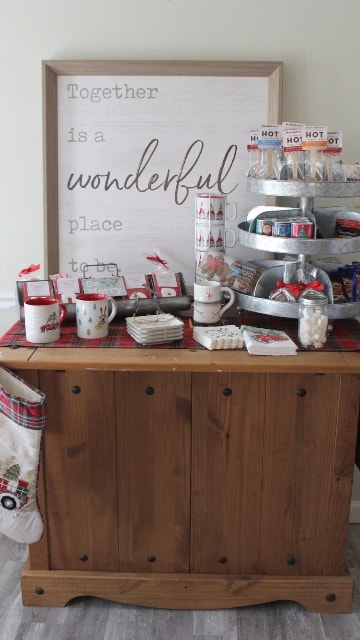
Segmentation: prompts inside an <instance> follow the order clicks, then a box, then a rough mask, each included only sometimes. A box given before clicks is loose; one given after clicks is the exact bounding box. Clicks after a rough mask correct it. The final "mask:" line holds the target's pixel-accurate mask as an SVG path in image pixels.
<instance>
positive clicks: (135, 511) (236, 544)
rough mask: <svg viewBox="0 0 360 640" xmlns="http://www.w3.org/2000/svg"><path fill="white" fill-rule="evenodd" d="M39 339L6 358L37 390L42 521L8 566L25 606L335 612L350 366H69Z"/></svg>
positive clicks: (98, 359) (158, 358) (198, 361)
mask: <svg viewBox="0 0 360 640" xmlns="http://www.w3.org/2000/svg"><path fill="white" fill-rule="evenodd" d="M47 351H50V350H48V349H42V350H40V349H39V350H38V351H37V353H36V354H35V356H34V357H33V358H32V359H31V367H32V369H31V367H30V364H28V365H27V368H26V369H23V370H21V372H20V371H19V367H18V372H19V373H21V375H23V376H24V377H27V376H28V377H29V376H32V381H34V376H38V381H39V386H40V388H41V389H42V390H43V391H44V392H45V394H46V396H47V402H48V414H47V424H46V428H45V432H44V439H43V456H42V468H41V474H40V479H41V483H40V499H41V501H42V509H43V513H44V518H45V533H44V536H43V539H42V540H41V541H40V542H39V543H37V544H35V545H32V547H31V549H30V561H29V564H28V566H27V567H26V568H25V569H24V572H23V576H22V590H23V600H24V603H25V604H30V605H35V606H36V605H39V606H41V605H42V606H59V605H63V604H65V603H66V602H68V601H69V600H70V599H71V598H74V597H76V596H79V595H93V596H100V597H104V598H109V599H113V600H116V601H119V602H124V603H130V604H140V605H148V606H159V607H169V608H184V609H186V608H188V609H195V608H198V609H201V608H225V607H238V606H244V605H251V604H257V603H261V602H267V601H271V600H280V599H290V600H296V601H298V602H300V603H302V604H303V605H304V606H306V607H307V608H308V609H309V610H311V611H333V612H339V611H344V612H345V611H350V610H351V602H352V578H351V576H350V575H349V574H348V573H347V570H346V564H345V546H346V537H347V523H348V517H349V509H350V498H351V483H352V475H353V468H354V459H355V449H356V434H357V425H358V415H359V397H360V381H359V376H360V370H359V369H358V368H357V367H358V364H357V365H356V366H354V364H352V365H351V366H350V365H349V364H347V363H346V362H345V361H344V360H343V359H342V358H341V356H340V355H339V354H304V355H303V356H300V355H299V356H296V357H287V358H272V359H271V362H269V359H266V358H251V357H250V356H248V354H245V353H239V352H237V353H234V352H233V353H229V352H228V353H226V352H223V353H217V354H214V353H213V352H205V351H201V352H194V353H190V354H189V352H187V353H185V354H183V353H182V352H181V353H180V352H177V351H176V352H171V350H169V351H166V350H165V352H163V353H159V352H156V351H155V350H151V349H149V350H145V349H144V350H143V352H140V353H139V352H137V353H136V354H134V355H133V354H132V352H131V351H129V352H128V353H126V354H123V353H122V356H123V358H125V361H122V362H114V361H113V360H112V359H111V358H108V357H107V353H106V350H103V352H102V353H101V354H93V355H92V358H93V360H92V361H91V362H89V361H88V360H86V359H84V363H82V362H81V361H80V362H79V361H78V360H76V359H75V356H74V359H73V360H69V351H70V350H67V353H66V356H65V357H64V356H62V355H61V353H59V354H58V358H57V359H55V360H53V361H51V360H50V357H49V359H48V360H46V357H47V356H46V352H47ZM94 351H97V350H94ZM104 352H105V353H104ZM53 353H54V350H53V351H52V353H51V355H52V357H54V356H53ZM323 356H325V357H323ZM315 358H316V359H315ZM268 364H271V366H270V367H269V369H270V370H266V369H265V365H268Z"/></svg>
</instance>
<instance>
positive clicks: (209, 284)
mask: <svg viewBox="0 0 360 640" xmlns="http://www.w3.org/2000/svg"><path fill="white" fill-rule="evenodd" d="M224 293H227V294H228V295H229V296H230V300H229V302H228V304H227V306H226V308H227V309H228V308H229V307H231V305H232V304H234V302H235V293H234V291H233V290H232V289H230V287H223V286H222V284H221V283H220V282H218V281H217V280H201V281H200V282H195V283H194V301H195V302H207V303H209V302H223V299H224Z"/></svg>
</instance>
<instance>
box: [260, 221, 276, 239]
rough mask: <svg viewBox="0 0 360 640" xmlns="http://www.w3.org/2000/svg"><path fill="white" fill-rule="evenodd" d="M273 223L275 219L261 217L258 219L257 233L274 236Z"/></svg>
mask: <svg viewBox="0 0 360 640" xmlns="http://www.w3.org/2000/svg"><path fill="white" fill-rule="evenodd" d="M273 224H274V223H273V220H271V219H270V218H261V219H259V220H256V233H259V234H260V235H262V236H272V234H273Z"/></svg>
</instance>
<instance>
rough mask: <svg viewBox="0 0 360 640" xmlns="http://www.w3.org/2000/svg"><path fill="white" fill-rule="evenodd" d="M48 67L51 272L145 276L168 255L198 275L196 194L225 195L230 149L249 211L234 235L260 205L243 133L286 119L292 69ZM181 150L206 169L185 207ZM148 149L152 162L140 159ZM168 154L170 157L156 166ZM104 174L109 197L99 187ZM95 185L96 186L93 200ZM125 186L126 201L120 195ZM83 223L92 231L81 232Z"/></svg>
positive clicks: (239, 197)
mask: <svg viewBox="0 0 360 640" xmlns="http://www.w3.org/2000/svg"><path fill="white" fill-rule="evenodd" d="M42 65H43V145H44V214H45V224H44V227H45V270H46V273H47V274H48V275H50V274H54V273H59V272H63V273H64V272H66V273H69V274H70V275H71V276H81V275H82V273H81V272H82V267H83V266H84V264H87V265H88V264H92V265H93V264H94V261H95V265H96V264H98V265H99V272H101V271H102V273H100V275H104V273H103V271H104V268H103V265H104V264H107V263H116V264H117V265H118V267H119V271H120V272H121V273H123V274H124V273H126V272H127V270H129V271H130V272H131V273H132V272H140V271H143V272H147V271H151V269H152V268H153V265H151V264H148V263H147V256H146V255H145V254H150V255H159V254H161V258H162V259H163V260H164V261H165V262H166V264H167V266H168V267H169V268H170V269H171V270H173V271H181V272H185V279H189V278H191V274H192V272H193V267H194V262H193V261H194V259H195V256H194V220H193V215H194V202H195V194H196V193H199V192H201V191H206V192H211V191H216V192H220V193H221V188H223V189H224V191H223V193H224V192H225V187H224V183H225V182H226V179H227V178H228V175H226V176H225V177H224V175H225V174H226V171H228V174H230V169H229V167H228V166H227V165H226V161H228V162H230V161H229V160H228V156H227V152H228V151H229V149H231V154H232V155H231V159H232V161H233V165H232V171H233V174H234V172H235V167H236V180H238V182H237V183H236V187H234V184H235V180H233V182H232V184H231V188H232V191H233V192H234V193H235V194H236V201H237V202H238V210H239V211H238V218H237V220H236V221H235V223H233V225H235V228H236V226H237V225H238V223H239V222H240V221H241V219H244V215H245V211H246V209H248V207H249V206H250V205H251V203H252V199H253V201H254V203H255V200H254V196H251V194H246V180H245V168H246V163H247V162H248V159H247V153H246V143H247V140H246V133H245V132H247V131H248V127H249V126H255V125H256V124H261V123H263V122H264V121H267V122H270V123H275V122H280V121H281V106H282V73H283V63H282V62H237V61H225V62H224V61H219V62H213V61H201V62H199V61H122V60H119V61H117V60H112V61H100V60H99V61H95V60H93V61H91V60H90V61H89V60H87V61H73V60H50V61H46V60H45V61H43V63H42ZM125 89H126V91H127V92H128V93H124V91H125ZM121 92H123V94H122V95H121V96H120V93H121ZM126 100H127V102H126ZM131 101H132V103H131V104H130V102H131ZM199 104H200V105H201V106H199ZM192 114H194V117H192ZM79 123H80V124H81V125H82V126H81V127H79ZM188 130H189V131H188ZM159 132H160V133H159ZM96 133H97V134H98V140H95V138H96ZM100 134H101V136H102V138H101V136H100ZM81 135H83V139H81ZM85 138H86V139H85ZM100 138H101V139H100ZM154 141H156V143H155V142H154ZM189 141H190V144H189ZM192 141H194V144H193V146H192ZM195 142H196V144H195ZM151 144H152V145H153V146H151ZM161 145H162V146H161ZM181 145H183V148H184V150H185V151H184V153H185V155H186V153H188V151H189V149H191V152H192V153H193V156H194V153H195V155H196V153H198V156H200V153H199V150H198V149H199V148H201V149H202V156H201V158H200V160H201V162H202V164H201V166H199V173H198V174H196V176H195V175H194V180H193V181H192V182H191V187H190V186H187V187H186V188H187V189H188V193H187V198H186V202H185V201H183V202H181V198H179V199H178V202H175V201H174V185H175V183H176V180H178V181H179V173H180V172H179V171H178V170H177V169H174V168H173V167H174V166H175V165H176V166H177V167H178V166H179V165H180V164H181V162H179V158H180V157H181V159H182V161H183V164H182V166H184V155H181V154H182V153H183V151H182V148H181ZM196 145H198V148H197V146H196ZM201 145H202V147H201ZM130 147H131V149H130ZM133 147H134V149H133ZM144 148H146V149H147V154H148V155H147V156H146V155H144V154H143V155H142V156H141V149H144ZM159 149H160V152H162V154H163V155H162V156H161V159H160V160H159V162H158V165H157V166H156V167H155V168H151V169H150V168H149V167H150V164H151V161H152V159H153V157H154V156H155V154H156V153H158V152H159ZM179 149H181V151H179ZM194 149H195V152H194ZM224 150H225V153H224ZM235 150H236V151H235ZM173 153H174V157H175V156H176V162H175V160H174V158H173V157H172V154H173ZM140 156H141V158H142V159H141V160H140V161H139V160H138V159H139V157H140ZM159 156H160V153H159ZM187 157H188V158H189V157H191V154H190V153H189V156H187ZM108 159H110V160H111V162H110V160H108ZM126 162H128V163H129V165H128V166H126ZM141 162H143V165H144V166H143V169H144V171H143V175H144V174H145V173H146V171H147V170H148V169H149V170H148V174H147V175H146V180H148V182H147V183H146V181H144V185H146V188H145V186H144V188H143V187H142V186H141V187H140V186H139V185H138V184H137V185H136V186H134V181H136V179H137V178H138V176H139V166H140V164H141ZM189 162H194V163H195V161H193V158H191V159H190V161H189ZM96 163H98V169H97V164H96ZM136 163H137V164H136ZM207 163H208V164H207ZM110 164H111V169H110V170H109V166H110ZM220 165H221V166H222V171H223V174H222V177H223V178H224V180H223V181H222V182H220V179H219V175H220V172H221V169H219V166H220ZM169 168H170V169H169ZM136 171H137V177H136V178H135V173H136ZM216 171H218V173H217V174H216ZM119 175H121V176H122V177H121V180H122V182H121V180H120V178H119ZM143 175H142V178H143ZM216 175H217V181H216V180H215V176H216ZM69 176H72V180H73V182H72V183H71V182H69V181H70V177H69ZM80 176H81V178H80ZM99 176H102V178H100V177H99ZM106 176H107V180H108V182H107V183H106V185H105V186H104V187H102V191H101V194H100V189H98V188H97V187H98V183H100V181H101V180H104V179H106ZM156 176H157V177H156ZM164 176H165V177H164ZM206 177H207V179H206ZM88 178H89V182H91V180H93V181H94V182H93V183H92V186H91V187H89V189H88V191H87V190H86V188H85V186H84V185H85V184H86V180H87V179H88ZM95 178H96V179H97V180H98V183H96V184H95V182H96V180H95ZM225 178H226V179H225ZM66 180H67V181H66ZM81 180H83V181H84V182H81ZM196 180H197V181H196ZM115 182H116V184H117V186H116V187H115V188H116V189H117V192H115V191H114V190H113V191H112V193H111V190H112V188H113V185H114V184H115ZM157 182H158V183H159V184H157ZM160 184H162V187H161V188H160V187H159V185H160ZM74 185H75V186H74ZM164 185H165V186H164ZM214 185H215V188H214ZM219 185H220V189H217V187H219ZM110 186H111V188H110ZM177 186H178V183H177ZM197 186H199V188H197ZM107 187H108V190H107V191H106V188H107ZM200 187H201V188H200ZM183 188H185V187H183ZM231 188H229V192H230V193H229V192H226V195H227V197H228V198H229V199H230V198H232V195H233V193H231ZM109 194H110V195H109ZM100 196H101V197H100ZM110 196H111V197H110ZM120 196H121V197H120ZM111 198H112V200H111ZM95 200H96V202H95ZM110 202H111V204H109V203H110ZM256 204H259V198H257V199H256ZM69 216H71V219H70V218H69ZM87 216H89V225H90V226H88V227H86V225H87V223H88V219H87ZM126 216H128V218H126ZM80 220H81V221H82V222H83V227H84V228H82V230H81V232H80V230H79V229H76V231H74V228H75V227H76V224H78V222H79V221H80ZM70 223H71V224H70ZM92 223H94V224H93V228H91V225H92ZM152 234H153V235H152ZM89 236H91V239H90V240H89ZM157 238H159V242H157ZM94 247H95V248H96V251H97V252H98V254H99V255H96V256H95V255H94V253H95V252H96V251H95V249H94ZM179 247H180V248H181V250H180V249H179ZM232 251H233V252H234V251H236V248H235V249H232ZM105 275H106V274H105Z"/></svg>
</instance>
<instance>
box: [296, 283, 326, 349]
mask: <svg viewBox="0 0 360 640" xmlns="http://www.w3.org/2000/svg"><path fill="white" fill-rule="evenodd" d="M299 305H300V308H299V333H298V338H299V341H300V343H301V346H302V347H304V348H305V349H321V348H322V347H323V346H324V345H325V343H326V338H327V330H328V299H327V297H326V296H325V295H324V294H323V293H322V292H321V291H316V290H315V289H307V290H306V291H304V292H303V293H302V294H301V296H300V299H299Z"/></svg>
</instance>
